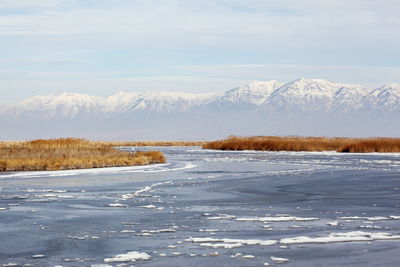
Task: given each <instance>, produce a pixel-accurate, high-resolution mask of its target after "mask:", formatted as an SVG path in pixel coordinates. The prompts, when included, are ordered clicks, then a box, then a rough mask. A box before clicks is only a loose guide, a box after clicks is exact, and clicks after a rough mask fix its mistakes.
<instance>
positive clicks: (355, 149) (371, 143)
mask: <svg viewBox="0 0 400 267" xmlns="http://www.w3.org/2000/svg"><path fill="white" fill-rule="evenodd" d="M339 152H352V153H363V152H383V153H385V152H386V153H387V152H400V138H374V139H365V140H362V141H359V142H355V143H352V144H349V145H347V146H344V147H342V148H341V149H340V150H339Z"/></svg>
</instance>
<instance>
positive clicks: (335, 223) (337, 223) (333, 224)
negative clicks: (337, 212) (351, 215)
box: [327, 221, 339, 226]
mask: <svg viewBox="0 0 400 267" xmlns="http://www.w3.org/2000/svg"><path fill="white" fill-rule="evenodd" d="M327 225H330V226H338V225H339V222H338V221H332V222H328V223H327Z"/></svg>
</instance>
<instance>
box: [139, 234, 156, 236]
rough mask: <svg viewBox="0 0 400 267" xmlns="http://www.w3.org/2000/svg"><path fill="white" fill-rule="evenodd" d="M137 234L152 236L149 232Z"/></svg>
mask: <svg viewBox="0 0 400 267" xmlns="http://www.w3.org/2000/svg"><path fill="white" fill-rule="evenodd" d="M139 235H141V236H152V235H153V234H151V233H141V234H139Z"/></svg>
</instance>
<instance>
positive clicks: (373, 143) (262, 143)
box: [203, 136, 400, 153]
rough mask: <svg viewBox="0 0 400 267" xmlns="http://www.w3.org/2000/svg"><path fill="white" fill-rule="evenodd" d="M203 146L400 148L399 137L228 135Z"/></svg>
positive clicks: (355, 150)
mask: <svg viewBox="0 0 400 267" xmlns="http://www.w3.org/2000/svg"><path fill="white" fill-rule="evenodd" d="M203 148H205V149H218V150H260V151H337V152H353V153H365V152H400V138H326V137H278V136H253V137H237V136H231V137H228V138H226V139H223V140H218V141H214V142H208V143H206V144H204V145H203Z"/></svg>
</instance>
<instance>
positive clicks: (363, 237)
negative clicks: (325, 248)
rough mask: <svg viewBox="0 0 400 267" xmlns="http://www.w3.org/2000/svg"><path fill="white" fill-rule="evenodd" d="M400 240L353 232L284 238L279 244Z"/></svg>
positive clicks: (375, 233)
mask: <svg viewBox="0 0 400 267" xmlns="http://www.w3.org/2000/svg"><path fill="white" fill-rule="evenodd" d="M393 239H400V235H391V234H390V233H386V232H362V231H353V232H347V233H331V234H329V235H328V236H321V237H309V236H297V237H290V238H283V239H281V240H280V241H279V242H280V243H282V244H306V243H334V242H354V241H373V240H393Z"/></svg>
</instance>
